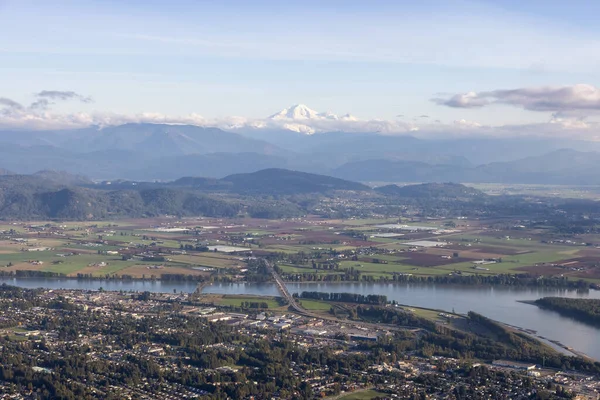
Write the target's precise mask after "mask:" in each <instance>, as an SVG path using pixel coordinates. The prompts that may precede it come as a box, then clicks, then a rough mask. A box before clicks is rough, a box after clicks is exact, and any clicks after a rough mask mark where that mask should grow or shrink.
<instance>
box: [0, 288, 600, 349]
mask: <svg viewBox="0 0 600 400" xmlns="http://www.w3.org/2000/svg"><path fill="white" fill-rule="evenodd" d="M2 282H6V283H7V284H10V285H15V286H21V287H26V288H38V287H44V288H49V289H84V290H97V289H99V288H100V287H102V288H103V289H104V290H123V291H130V290H133V291H146V290H147V291H150V292H173V291H174V290H175V291H178V292H179V291H183V292H193V291H194V290H196V284H194V283H191V282H164V283H163V282H151V281H116V280H100V281H99V280H77V279H44V278H4V279H2V278H0V283H2ZM287 286H288V288H289V291H290V292H291V293H300V292H303V291H319V292H327V293H332V292H337V293H342V292H348V293H360V294H365V295H367V294H381V295H386V296H387V298H388V300H396V301H397V302H398V303H400V304H406V305H412V306H416V307H425V308H434V309H440V310H447V311H453V310H454V311H455V312H457V313H467V312H468V311H475V312H477V313H480V314H483V315H485V316H487V317H489V318H492V319H495V320H498V321H501V322H504V323H507V324H510V325H515V326H519V327H522V328H527V329H532V330H535V331H537V333H538V335H540V336H543V337H546V338H548V339H552V340H558V341H560V342H561V343H563V344H564V345H567V346H570V347H572V348H574V349H576V350H578V351H581V352H583V353H585V354H587V355H589V356H591V357H593V358H595V359H596V360H600V329H598V328H594V327H592V326H589V325H586V324H582V323H580V322H577V321H575V320H573V319H571V318H566V317H562V316H560V315H558V314H557V313H555V312H553V311H547V310H542V309H539V308H538V307H536V306H533V305H529V304H524V303H520V302H519V300H536V299H539V298H540V297H545V296H560V297H578V298H594V299H600V291H595V290H590V291H589V292H577V291H568V290H563V289H546V288H533V289H515V288H503V287H479V286H478V287H473V286H446V285H444V286H441V285H440V286H434V285H408V284H392V283H390V284H386V283H313V282H307V283H289V284H288V285H287ZM203 292H204V293H220V294H254V295H263V296H278V295H279V292H278V291H277V287H276V286H275V285H274V284H272V283H246V284H244V283H242V284H213V285H210V286H206V287H205V288H204V290H203Z"/></svg>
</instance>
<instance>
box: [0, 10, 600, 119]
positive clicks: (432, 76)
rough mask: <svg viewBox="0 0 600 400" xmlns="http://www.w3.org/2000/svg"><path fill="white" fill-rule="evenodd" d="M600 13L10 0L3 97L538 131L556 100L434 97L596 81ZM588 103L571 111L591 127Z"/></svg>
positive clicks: (64, 105)
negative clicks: (302, 112) (307, 112)
mask: <svg viewBox="0 0 600 400" xmlns="http://www.w3.org/2000/svg"><path fill="white" fill-rule="evenodd" d="M599 12H600V3H596V2H590V1H570V2H565V1H553V0H546V1H538V0H529V1H516V0H503V1H483V0H482V1H477V0H474V1H454V0H446V1H430V0H425V1H419V2H412V1H411V2H409V1H378V0H371V1H354V0H345V1H339V0H330V1H322V0H321V1H313V0H307V1H295V2H293V1H292V2H290V1H264V0H263V1H260V0H259V1H236V0H230V1H227V0H225V1H192V0H187V1H184V0H173V1H169V2H166V1H158V0H145V1H111V0H105V1H100V0H97V1H89V0H76V1H75V0H73V1H66V0H65V1H62V0H52V1H48V0H46V1H29V0H0V37H2V38H3V40H0V72H1V73H0V98H8V99H11V100H14V101H15V102H19V103H21V104H24V105H26V104H30V103H32V102H34V101H35V96H34V94H35V93H38V92H40V91H42V90H61V91H74V92H76V93H80V94H81V95H83V96H86V97H87V96H89V97H91V98H92V99H93V102H90V103H82V102H80V101H60V102H58V101H57V102H55V104H54V105H53V106H52V108H51V110H46V112H48V113H50V112H52V113H53V114H62V115H69V114H74V113H85V114H86V115H87V114H98V113H105V114H119V115H129V114H139V113H156V114H161V115H163V114H164V115H189V114H197V115H201V116H203V117H205V118H224V117H227V116H232V115H235V116H244V117H248V118H262V117H266V116H268V115H270V114H273V113H275V112H277V111H279V110H280V109H282V108H284V107H287V106H289V105H291V104H296V103H304V104H307V105H309V106H310V107H311V108H314V109H316V110H319V111H326V110H329V111H332V112H335V113H337V114H344V113H351V114H353V115H355V116H357V117H359V118H363V119H385V120H393V119H397V115H399V114H401V115H403V116H404V117H402V118H404V119H406V120H407V122H410V121H414V119H415V118H418V117H419V116H420V115H428V116H430V118H431V120H432V121H433V120H439V121H440V123H442V124H451V123H452V122H453V121H457V120H467V121H474V122H476V123H477V124H482V125H486V126H487V125H489V126H502V125H511V126H513V125H520V124H526V125H531V124H542V123H547V122H548V121H549V120H551V119H552V118H553V115H555V117H556V115H557V114H561V112H562V111H564V110H562V109H561V108H560V107H561V105H560V104H559V105H557V106H556V108H553V109H550V110H546V109H544V110H539V109H532V107H528V106H524V103H523V102H522V101H517V102H515V101H513V100H511V101H507V100H506V99H505V98H504V97H503V98H498V97H493V101H491V102H490V103H491V104H490V105H488V104H487V103H486V105H485V106H477V107H473V106H471V105H468V106H465V107H462V106H460V107H456V106H452V107H449V106H447V105H446V104H445V103H443V102H433V101H432V99H433V98H450V97H452V96H454V95H457V94H461V93H468V92H476V93H480V92H492V91H497V90H502V89H523V88H525V89H527V88H536V87H545V86H550V87H560V86H572V85H576V84H586V85H590V87H592V88H596V87H598V86H600V75H599V74H598V72H597V71H598V70H599V67H600V35H599V29H600V28H598V25H597V23H596V21H595V20H594V19H595V17H596V16H597V15H599ZM577 93H579V92H578V91H577ZM592 95H594V96H595V92H593V93H592ZM448 104H450V103H448ZM561 104H562V103H561ZM593 108H594V107H589V106H586V107H584V109H586V110H588V112H585V113H582V112H571V111H573V110H571V109H569V110H567V111H569V112H571V113H570V115H568V117H569V118H578V119H579V120H581V119H583V118H585V120H586V121H593V120H594V118H595V115H594V112H590V111H589V110H591V109H593ZM576 111H580V110H576ZM555 117H554V118H555ZM566 117H567V116H563V119H564V118H566Z"/></svg>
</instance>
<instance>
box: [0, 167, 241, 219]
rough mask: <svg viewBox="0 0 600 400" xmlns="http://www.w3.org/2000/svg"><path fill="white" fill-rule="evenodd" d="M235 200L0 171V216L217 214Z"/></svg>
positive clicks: (234, 208) (225, 213)
mask: <svg viewBox="0 0 600 400" xmlns="http://www.w3.org/2000/svg"><path fill="white" fill-rule="evenodd" d="M240 208H241V206H240V204H238V203H236V202H231V201H228V200H223V199H220V198H216V197H214V198H213V197H211V196H208V195H205V194H202V193H197V192H193V191H185V190H173V189H168V188H147V189H142V190H114V191H107V190H96V189H90V188H84V187H77V186H66V185H61V184H57V183H55V182H52V181H48V180H44V179H41V178H38V177H35V176H22V175H10V176H2V177H0V218H1V219H11V220H15V219H20V220H28V219H48V218H51V219H75V220H86V219H106V218H113V217H145V216H157V215H166V214H169V215H179V216H196V215H207V216H222V217H232V216H235V215H237V214H238V213H239V211H240Z"/></svg>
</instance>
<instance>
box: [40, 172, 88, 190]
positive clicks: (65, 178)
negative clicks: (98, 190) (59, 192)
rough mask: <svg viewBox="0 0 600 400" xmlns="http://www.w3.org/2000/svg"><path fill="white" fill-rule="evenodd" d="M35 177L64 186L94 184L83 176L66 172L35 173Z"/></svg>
mask: <svg viewBox="0 0 600 400" xmlns="http://www.w3.org/2000/svg"><path fill="white" fill-rule="evenodd" d="M33 176H35V177H38V178H41V179H45V180H47V181H51V182H54V183H59V184H63V185H74V186H80V185H89V184H92V183H93V181H92V180H90V179H88V178H87V177H85V176H83V175H74V174H70V173H68V172H65V171H53V170H43V171H38V172H36V173H34V174H33Z"/></svg>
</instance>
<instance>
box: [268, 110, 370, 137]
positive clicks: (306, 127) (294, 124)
mask: <svg viewBox="0 0 600 400" xmlns="http://www.w3.org/2000/svg"><path fill="white" fill-rule="evenodd" d="M267 120H268V121H271V122H272V123H276V124H277V125H279V126H281V127H282V128H284V129H287V130H289V131H293V132H299V133H305V134H309V135H311V134H313V133H316V132H319V131H322V129H320V128H319V126H322V124H319V122H325V123H327V122H334V121H344V122H357V121H358V119H357V118H355V117H353V116H352V115H350V114H345V115H343V116H341V117H340V116H338V115H336V114H334V113H332V112H330V111H326V112H317V111H315V110H313V109H311V108H309V107H307V106H305V105H304V104H297V105H294V106H291V107H289V108H284V109H283V110H281V111H280V112H278V113H276V114H273V115H271V116H270V117H268V118H267Z"/></svg>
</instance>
